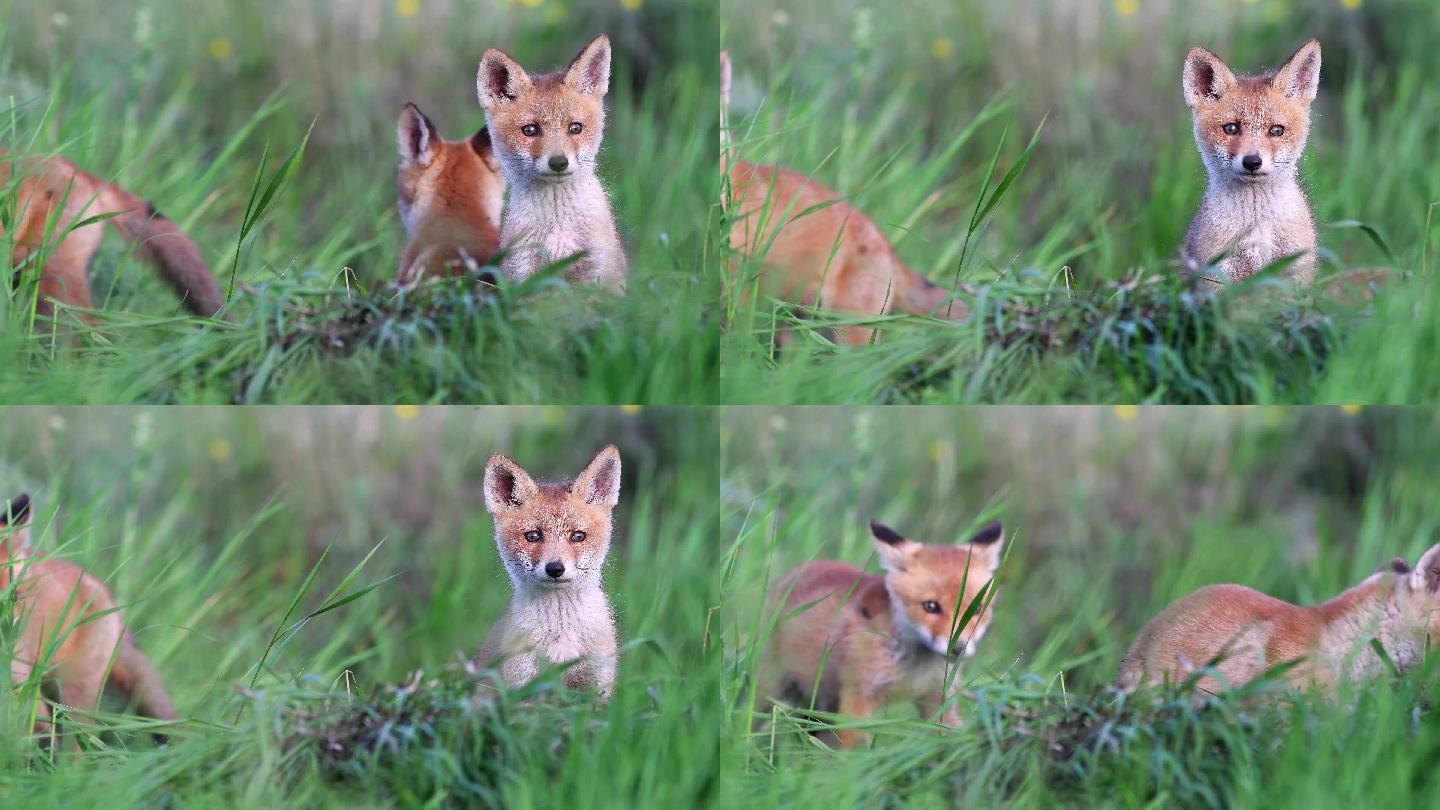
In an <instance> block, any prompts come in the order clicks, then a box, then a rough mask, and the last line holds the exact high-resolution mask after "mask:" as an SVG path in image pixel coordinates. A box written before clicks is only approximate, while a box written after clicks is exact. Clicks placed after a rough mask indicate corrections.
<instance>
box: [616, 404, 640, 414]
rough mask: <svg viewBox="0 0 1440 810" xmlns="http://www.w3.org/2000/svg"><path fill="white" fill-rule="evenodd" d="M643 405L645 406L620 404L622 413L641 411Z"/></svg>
mask: <svg viewBox="0 0 1440 810" xmlns="http://www.w3.org/2000/svg"><path fill="white" fill-rule="evenodd" d="M642 407H643V406H640V405H621V406H620V412H621V413H639V412H640V410H641V408H642Z"/></svg>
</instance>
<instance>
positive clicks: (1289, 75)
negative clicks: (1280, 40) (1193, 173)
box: [1183, 39, 1320, 183]
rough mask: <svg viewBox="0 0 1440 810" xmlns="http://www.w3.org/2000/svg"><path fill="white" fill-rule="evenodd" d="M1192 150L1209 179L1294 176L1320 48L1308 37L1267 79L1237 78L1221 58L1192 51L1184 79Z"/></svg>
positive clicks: (1253, 180) (1316, 78) (1307, 128)
mask: <svg viewBox="0 0 1440 810" xmlns="http://www.w3.org/2000/svg"><path fill="white" fill-rule="evenodd" d="M1183 85H1184V89H1185V103H1186V104H1187V105H1188V106H1189V107H1190V111H1191V115H1192V118H1193V120H1194V125H1195V145H1196V147H1197V148H1199V150H1200V157H1201V158H1202V159H1203V160H1204V161H1205V169H1206V171H1207V172H1208V173H1209V175H1210V177H1211V178H1215V179H1228V180H1232V181H1234V182H1238V183H1259V182H1263V181H1264V180H1265V179H1266V178H1267V177H1269V176H1271V175H1283V176H1294V174H1295V170H1296V168H1297V164H1298V163H1299V161H1300V155H1301V153H1302V152H1304V151H1305V139H1306V137H1307V136H1308V135H1309V132H1310V103H1311V102H1313V101H1314V100H1315V95H1316V91H1317V90H1318V88H1319V85H1320V43H1319V42H1318V41H1316V40H1313V39H1312V40H1309V41H1308V42H1306V43H1305V44H1304V45H1301V46H1300V49H1299V50H1297V51H1296V52H1295V54H1294V55H1293V56H1291V57H1290V59H1289V60H1288V61H1286V63H1285V65H1284V66H1283V67H1281V68H1280V69H1279V70H1278V71H1276V72H1275V73H1273V74H1269V75H1265V76H1236V75H1235V74H1233V73H1231V72H1230V69H1229V68H1228V67H1226V65H1225V63H1224V62H1223V61H1221V59H1220V57H1218V56H1216V55H1215V54H1213V53H1211V52H1210V51H1208V50H1206V49H1204V48H1198V47H1197V48H1191V49H1190V52H1189V53H1188V54H1186V56H1185V69H1184V74H1183Z"/></svg>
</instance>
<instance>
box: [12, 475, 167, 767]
mask: <svg viewBox="0 0 1440 810" xmlns="http://www.w3.org/2000/svg"><path fill="white" fill-rule="evenodd" d="M30 513H31V504H30V496H29V495H24V494H22V495H20V496H19V497H17V498H14V499H12V500H10V501H9V502H8V503H0V592H4V591H6V590H9V589H10V588H11V587H12V586H13V587H14V593H15V614H16V616H17V618H18V619H19V623H20V637H19V639H18V640H17V641H16V643H15V648H14V650H13V652H12V657H11V659H10V679H11V681H12V682H13V683H14V684H16V685H17V686H18V685H19V684H22V683H24V682H25V681H27V680H28V679H29V678H30V677H31V673H32V670H33V669H34V667H35V666H36V665H37V664H38V665H42V666H48V667H51V668H52V671H51V673H48V674H47V675H48V676H53V679H54V681H55V684H56V685H57V686H58V687H59V702H61V703H63V704H65V705H67V706H71V707H74V708H75V709H78V710H80V711H86V712H88V711H94V710H95V709H96V707H97V706H98V705H99V702H100V693H101V690H102V688H103V686H104V685H105V683H106V681H107V679H108V681H109V683H111V684H114V685H115V686H117V687H119V688H120V689H122V690H123V691H125V692H127V693H128V694H129V695H130V696H131V697H132V698H133V699H134V700H135V701H136V703H137V704H138V705H139V709H140V712H141V713H142V714H144V715H146V716H149V717H153V718H156V719H158V720H175V719H176V715H175V708H174V706H173V705H171V703H170V695H169V694H168V693H167V692H166V691H165V684H164V682H163V681H162V680H161V679H160V675H159V673H157V672H156V671H155V668H154V667H153V666H151V665H150V661H149V659H147V658H146V657H145V656H144V655H143V654H142V653H141V652H140V650H138V649H137V648H136V647H135V640H134V638H132V637H131V635H130V634H129V632H128V631H126V629H125V624H124V622H123V621H122V620H121V618H120V613H119V612H118V610H117V608H116V607H115V600H114V599H113V598H112V597H111V596H110V591H109V590H108V589H107V588H106V587H105V583H103V582H101V581H100V580H98V579H96V578H95V577H94V576H92V575H91V574H90V573H89V572H87V571H86V570H85V569H83V568H81V567H80V566H78V565H75V564H74V563H71V562H68V561H66V560H60V559H49V558H46V557H44V556H42V555H39V554H36V553H35V552H34V551H33V549H32V548H31V546H30ZM107 673H108V675H107ZM47 679H48V677H47ZM35 717H36V731H37V732H39V733H41V734H48V733H49V726H50V724H49V720H50V707H49V705H48V704H46V703H45V701H44V700H41V699H39V698H37V699H36V703H35ZM157 739H159V740H161V741H163V740H164V737H163V736H162V735H157Z"/></svg>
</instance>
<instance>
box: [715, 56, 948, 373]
mask: <svg viewBox="0 0 1440 810" xmlns="http://www.w3.org/2000/svg"><path fill="white" fill-rule="evenodd" d="M729 99H730V57H729V54H727V53H724V52H722V53H721V54H720V138H721V144H720V175H721V177H724V178H728V180H729V183H730V190H729V195H728V200H722V202H724V203H726V204H727V206H728V209H729V210H728V213H729V215H730V218H731V225H730V247H731V248H732V249H733V250H734V251H735V252H736V253H737V254H739V255H741V256H747V257H753V258H755V259H757V260H758V261H759V262H760V264H761V266H762V270H761V272H762V274H763V278H762V285H763V286H764V287H765V288H766V289H767V291H769V292H772V293H773V294H775V295H776V296H778V297H779V298H782V299H784V300H786V301H790V302H793V303H797V304H809V305H813V306H816V307H823V308H825V309H827V310H834V311H836V312H849V313H854V314H859V315H889V314H890V313H892V312H904V313H909V314H911V315H932V316H935V317H937V318H948V319H950V320H954V321H963V320H965V319H966V318H968V317H969V315H970V309H969V307H967V306H966V305H965V304H964V303H962V302H960V301H957V300H955V299H954V297H953V294H952V293H951V291H950V290H949V289H946V288H945V287H941V286H940V285H938V284H934V283H932V282H931V281H930V280H929V279H927V278H925V276H923V275H921V274H920V273H918V272H916V271H914V270H912V269H910V268H909V267H907V266H906V265H905V262H903V261H902V260H901V259H900V256H899V254H897V253H896V252H895V248H894V246H893V245H891V244H890V240H889V239H887V238H886V237H885V232H884V231H882V230H880V226H878V225H876V224H875V221H874V220H872V219H870V217H868V216H866V215H865V213H864V212H863V211H861V210H860V209H858V208H856V207H855V206H853V205H851V204H850V203H848V202H845V201H843V200H841V199H840V195H839V194H838V193H836V192H835V191H833V190H831V189H829V188H826V187H825V186H823V185H821V184H819V183H817V182H815V181H814V180H811V179H810V178H809V177H806V176H805V175H803V174H801V173H799V172H796V171H792V170H790V169H785V168H781V167H777V166H759V165H756V164H754V163H750V162H748V161H744V160H736V161H734V163H733V165H732V163H731V160H730V155H729V152H730V145H729V141H728V139H727V135H726V130H725V108H726V106H728V104H729ZM835 331H836V338H837V340H839V341H840V342H842V343H846V344H849V345H852V346H863V345H865V344H867V343H869V342H870V339H871V336H872V335H873V334H874V332H875V330H874V329H870V328H867V327H862V326H844V327H837V328H836V330H835Z"/></svg>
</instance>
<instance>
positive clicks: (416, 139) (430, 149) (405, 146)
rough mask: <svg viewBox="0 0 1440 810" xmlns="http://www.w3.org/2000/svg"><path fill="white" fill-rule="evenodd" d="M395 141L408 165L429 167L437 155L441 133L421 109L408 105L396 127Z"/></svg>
mask: <svg viewBox="0 0 1440 810" xmlns="http://www.w3.org/2000/svg"><path fill="white" fill-rule="evenodd" d="M395 139H396V141H398V142H399V144H400V159H401V160H404V161H405V162H406V163H415V164H418V165H420V166H428V165H429V164H430V159H431V158H432V157H434V155H435V148H436V145H437V144H438V143H439V142H440V133H438V132H437V131H436V130H435V124H434V122H432V121H431V120H430V119H429V118H427V117H426V115H425V113H423V112H420V108H419V107H416V106H415V105H414V104H406V105H405V108H404V109H402V110H401V111H400V120H399V121H398V122H397V123H396V125H395Z"/></svg>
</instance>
